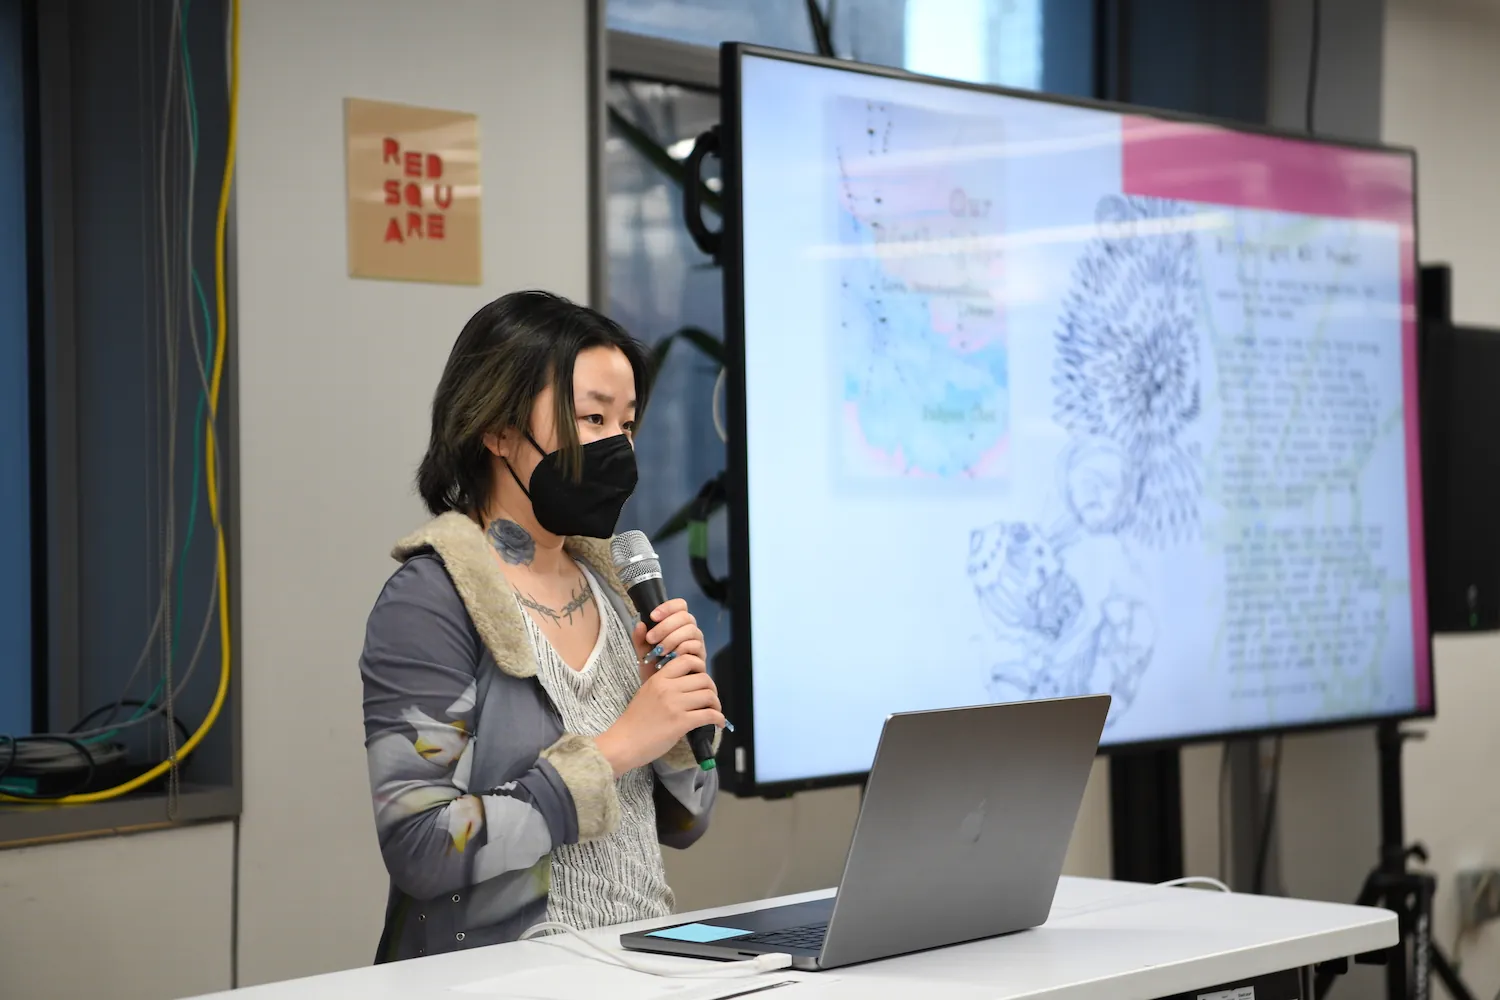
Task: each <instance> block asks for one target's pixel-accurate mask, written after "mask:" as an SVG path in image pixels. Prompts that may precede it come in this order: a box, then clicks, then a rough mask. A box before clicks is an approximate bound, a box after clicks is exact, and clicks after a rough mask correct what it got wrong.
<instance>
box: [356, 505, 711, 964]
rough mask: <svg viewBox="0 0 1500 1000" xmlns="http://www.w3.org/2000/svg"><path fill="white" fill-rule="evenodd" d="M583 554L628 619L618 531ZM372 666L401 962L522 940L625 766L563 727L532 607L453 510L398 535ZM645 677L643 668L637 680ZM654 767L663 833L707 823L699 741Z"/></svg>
mask: <svg viewBox="0 0 1500 1000" xmlns="http://www.w3.org/2000/svg"><path fill="white" fill-rule="evenodd" d="M567 550H568V552H569V553H570V554H571V555H572V556H573V557H574V558H575V559H577V560H579V561H581V562H584V563H586V564H587V565H588V567H589V569H591V570H592V571H593V572H594V574H595V576H597V577H598V578H599V579H600V580H601V581H603V582H604V584H605V587H606V590H607V591H608V595H609V597H610V601H611V603H612V604H613V605H615V610H616V612H617V613H619V614H620V615H621V616H622V620H623V621H626V622H630V621H632V620H633V619H634V617H635V616H634V615H633V614H632V613H631V611H630V610H629V607H630V606H629V604H628V602H627V599H626V595H625V592H624V588H623V587H622V585H621V584H620V580H619V577H618V576H617V575H616V574H615V572H614V570H613V569H612V567H611V565H610V560H609V543H608V542H604V541H599V540H596V539H587V538H576V539H569V540H568V541H567ZM393 555H394V556H395V558H396V559H398V560H399V561H400V562H401V564H402V565H401V568H400V569H398V570H396V572H395V573H394V574H393V575H392V576H391V578H390V580H389V581H388V582H387V583H386V585H385V589H384V590H383V591H382V592H381V594H380V597H379V599H378V600H377V601H376V602H375V607H374V609H373V610H372V611H371V612H370V618H369V623H368V625H367V627H366V632H365V646H364V652H363V654H362V656H361V657H360V674H361V675H362V677H363V679H364V716H365V748H366V756H367V758H368V762H369V768H370V790H371V795H372V797H373V799H374V806H375V826H376V830H377V833H378V835H379V838H380V851H381V854H382V856H383V857H384V858H385V865H386V869H387V870H388V871H389V872H390V875H391V889H390V897H389V901H388V904H387V907H386V919H385V931H384V933H383V934H382V936H381V941H380V946H379V949H378V953H377V955H376V961H377V962H387V961H394V960H399V959H406V958H415V957H418V956H421V955H435V954H440V953H442V952H448V951H456V950H459V949H464V948H475V947H482V946H484V945H490V944H497V943H499V942H502V941H511V940H514V939H515V938H517V937H518V936H519V935H520V934H521V932H522V931H524V930H525V929H526V928H528V927H530V926H531V925H532V924H534V923H537V922H538V921H541V920H543V919H545V917H546V910H547V892H548V887H549V885H550V876H551V864H552V850H553V849H554V848H555V847H556V846H557V845H559V844H570V843H578V842H581V841H587V840H591V839H593V838H597V837H600V836H603V835H605V834H607V833H609V832H611V831H612V830H613V829H614V828H615V826H616V825H617V824H618V823H619V819H620V804H619V799H618V797H617V795H616V791H615V780H614V773H613V770H612V769H611V767H610V765H609V762H608V761H606V760H605V759H604V756H603V755H602V754H601V753H600V752H599V750H598V748H597V747H595V745H594V742H593V740H592V739H590V738H587V737H585V736H580V735H577V734H572V733H566V732H564V731H563V728H562V723H561V720H560V718H559V716H558V713H557V711H556V709H555V708H554V707H553V705H552V702H551V700H550V699H549V698H548V697H547V694H546V693H545V692H544V691H543V690H542V687H541V685H540V683H539V682H538V680H537V678H536V673H537V664H536V659H535V655H534V652H533V650H532V647H531V642H530V639H529V637H528V635H527V632H526V628H525V623H524V621H523V619H522V618H521V614H522V612H521V610H520V608H519V607H518V606H517V605H516V601H515V598H514V594H513V591H512V590H511V589H510V586H509V584H508V583H507V582H506V580H505V577H504V575H503V574H502V573H501V572H500V568H499V566H498V565H497V564H496V562H495V559H494V556H493V554H492V552H491V550H490V545H489V542H488V540H487V539H486V538H485V535H484V532H483V531H482V530H481V529H480V528H479V526H478V525H476V524H475V523H474V522H473V521H471V520H469V519H468V518H466V517H464V516H463V515H461V514H451V513H450V514H444V515H442V516H441V517H438V518H436V519H435V520H433V521H431V522H430V523H428V524H427V526H426V527H424V528H423V529H422V530H420V531H418V532H417V533H416V534H414V535H412V536H411V537H409V538H407V539H405V540H403V541H401V542H400V543H398V544H397V546H396V549H395V551H394V553H393ZM635 683H639V678H635ZM652 768H653V770H654V772H655V777H656V796H655V800H656V812H657V829H658V834H659V840H660V841H661V843H662V844H664V845H667V846H670V847H678V848H681V847H687V846H688V845H690V844H692V843H693V842H694V841H696V840H697V839H698V838H699V837H700V836H702V834H703V831H704V830H705V829H706V828H707V825H708V818H709V813H710V811H711V809H712V807H713V801H714V797H715V795H716V794H717V792H718V775H717V772H715V771H702V770H700V769H699V768H698V767H697V765H696V762H695V761H694V759H693V754H692V751H691V749H689V747H688V745H687V742H686V740H683V741H681V742H679V743H678V744H677V745H676V746H675V747H673V748H672V750H671V751H669V752H668V753H667V754H666V755H665V756H664V757H662V758H661V759H660V760H658V761H656V762H655V763H654V764H653V765H652Z"/></svg>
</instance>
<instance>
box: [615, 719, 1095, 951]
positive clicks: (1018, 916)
mask: <svg viewBox="0 0 1500 1000" xmlns="http://www.w3.org/2000/svg"><path fill="white" fill-rule="evenodd" d="M1109 701H1110V699H1109V696H1108V695H1089V696H1085V697H1081V698H1056V699H1050V700H1046V701H1026V702H1015V703H1011V704H1004V705H983V706H979V707H975V708H955V709H946V710H942V711H934V712H905V713H901V714H898V715H892V716H890V717H889V718H887V719H886V721H885V728H884V730H883V731H882V732H881V734H880V745H879V746H878V747H877V748H876V751H875V762H874V764H872V765H871V768H870V776H869V779H868V781H867V783H866V785H865V796H864V800H863V802H862V803H861V805H860V810H859V820H858V822H857V823H855V826H854V837H853V839H852V840H851V842H850V844H849V855H848V857H847V859H846V860H845V862H844V877H843V878H842V879H841V880H840V882H839V888H838V893H837V895H835V896H834V897H832V898H830V899H820V900H816V901H813V902H809V903H794V904H791V905H786V906H772V907H767V908H765V909H760V910H752V911H750V912H748V913H737V914H734V915H732V916H726V917H715V918H713V919H710V920H704V921H700V922H696V923H687V924H683V923H678V924H673V925H671V926H667V927H658V928H654V929H651V930H644V931H637V932H634V933H631V934H625V935H622V936H621V938H620V943H621V945H623V946H624V947H625V948H629V949H632V950H635V951H649V952H656V953H659V954H667V955H686V956H691V957H695V958H715V959H725V960H732V959H743V958H753V957H755V956H757V955H763V954H767V953H770V952H782V953H786V954H790V955H791V956H792V965H793V967H794V968H797V969H806V970H809V971H811V970H817V969H833V968H837V967H839V966H843V965H853V964H855V963H856V962H868V961H871V960H873V959H879V958H889V957H891V956H893V955H902V954H906V953H908V952H913V951H921V950H923V949H926V948H940V947H943V946H945V945H951V944H958V943H960V942H963V941H973V940H976V939H978V938H986V937H993V936H995V935H998V934H1008V933H1010V932H1012V931H1020V930H1026V929H1028V928H1031V927H1036V926H1038V925H1039V924H1042V923H1044V922H1045V921H1046V919H1047V914H1048V912H1049V911H1050V910H1051V909H1052V897H1053V895H1054V894H1055V893H1056V892H1057V880H1058V878H1059V877H1060V876H1061V875H1062V866H1063V856H1064V855H1065V854H1066V853H1067V850H1068V841H1069V840H1070V839H1071V837H1072V833H1073V824H1074V823H1075V822H1076V821H1077V819H1078V808H1079V805H1080V804H1081V803H1082V801H1083V792H1084V788H1085V787H1086V786H1087V785H1088V780H1089V769H1090V767H1091V766H1092V764H1093V761H1094V755H1095V753H1096V752H1097V750H1098V747H1099V735H1100V733H1102V732H1103V731H1104V718H1105V716H1106V715H1107V714H1108V712H1109Z"/></svg>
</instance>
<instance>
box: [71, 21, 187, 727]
mask: <svg viewBox="0 0 1500 1000" xmlns="http://www.w3.org/2000/svg"><path fill="white" fill-rule="evenodd" d="M191 6H192V0H183V3H182V14H181V18H182V24H181V26H180V27H179V29H178V32H177V40H178V44H179V45H180V47H181V54H182V65H183V79H184V85H185V88H186V91H187V103H188V141H189V147H190V150H191V152H190V156H189V161H188V169H189V170H190V171H194V172H196V171H197V169H198V131H199V129H198V101H197V94H196V91H195V89H194V86H193V59H192V55H191V52H190V50H189V48H188V43H187V18H188V9H189V8H190V7H191ZM189 236H191V234H189ZM188 264H189V268H190V272H191V276H192V281H193V293H194V294H195V295H196V296H197V298H198V305H199V307H200V308H201V309H202V310H203V331H204V333H203V337H204V345H205V346H204V351H205V354H204V356H205V357H213V353H214V321H213V313H212V311H211V310H210V309H209V306H208V297H207V296H206V295H205V294H204V292H203V282H202V281H201V280H200V279H199V278H198V268H197V267H196V266H195V265H193V263H192V262H191V261H189V262H188ZM207 407H208V395H207V390H205V389H203V388H201V387H200V388H199V390H198V408H197V411H196V412H195V413H194V415H193V474H192V485H191V487H190V489H191V493H190V496H191V502H190V503H189V505H188V520H187V529H186V531H185V533H184V534H185V537H184V538H183V541H182V554H181V556H180V557H179V558H178V562H177V580H176V587H175V592H174V595H173V612H172V635H171V638H170V640H169V641H170V643H171V650H172V658H173V660H175V659H176V658H177V646H178V639H179V637H180V634H181V633H180V632H179V629H180V628H181V626H182V589H183V586H182V585H183V578H184V577H185V575H186V574H185V573H184V572H183V569H182V567H183V566H185V565H186V564H187V557H188V552H189V551H191V549H192V544H193V536H194V534H195V529H196V526H197V522H198V493H199V490H198V484H199V481H200V480H201V479H202V476H203V465H202V462H203V449H202V442H203V420H204V411H205V410H206V409H207ZM165 686H166V678H162V679H161V680H159V681H157V682H156V687H155V688H154V689H152V691H151V693H150V694H149V695H147V696H146V697H145V698H144V699H143V700H142V702H141V704H140V706H139V707H137V708H136V710H135V713H134V714H133V715H131V716H130V718H129V719H127V720H126V721H127V722H134V721H135V720H136V719H139V718H140V717H141V716H143V715H145V714H146V713H147V712H149V711H150V710H151V709H152V708H153V707H154V704H155V702H156V699H157V698H159V697H161V694H162V691H163V689H164V688H165ZM119 732H120V731H119V730H118V729H114V730H111V731H109V732H107V733H100V734H99V735H98V736H92V737H89V738H88V739H85V740H82V741H81V742H83V743H102V742H104V741H106V740H111V739H113V738H114V737H115V736H117V735H118V734H119Z"/></svg>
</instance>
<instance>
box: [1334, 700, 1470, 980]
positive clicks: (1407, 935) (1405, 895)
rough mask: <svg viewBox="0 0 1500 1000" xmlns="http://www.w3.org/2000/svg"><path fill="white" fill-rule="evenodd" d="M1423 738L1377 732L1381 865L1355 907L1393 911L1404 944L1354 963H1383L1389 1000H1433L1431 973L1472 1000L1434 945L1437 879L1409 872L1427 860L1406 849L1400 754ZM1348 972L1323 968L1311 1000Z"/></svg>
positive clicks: (1389, 728) (1421, 850)
mask: <svg viewBox="0 0 1500 1000" xmlns="http://www.w3.org/2000/svg"><path fill="white" fill-rule="evenodd" d="M1421 738H1422V737H1421V734H1420V733H1414V732H1410V731H1403V730H1402V729H1401V727H1400V725H1399V724H1397V723H1395V722H1382V723H1381V724H1380V725H1379V727H1378V728H1377V729H1376V744H1377V746H1378V747H1379V750H1380V862H1379V863H1378V864H1377V865H1376V866H1375V868H1374V869H1372V870H1371V872H1370V874H1369V875H1368V876H1366V878H1365V884H1364V888H1362V889H1361V890H1360V892H1359V898H1358V899H1357V900H1355V903H1356V904H1357V905H1359V906H1382V907H1384V908H1386V909H1388V910H1392V911H1394V912H1395V914H1396V920H1397V923H1398V926H1399V927H1400V935H1401V940H1400V941H1399V942H1398V943H1397V944H1396V945H1395V946H1394V947H1392V948H1390V949H1388V950H1386V951H1385V952H1381V953H1378V954H1375V955H1362V956H1359V957H1358V958H1356V959H1355V961H1357V962H1369V963H1379V962H1382V961H1383V962H1384V963H1385V990H1386V997H1387V998H1388V1000H1431V997H1432V974H1433V973H1437V977H1438V978H1439V979H1441V980H1442V981H1443V985H1444V986H1446V987H1447V988H1448V993H1449V995H1450V996H1452V997H1453V1000H1474V994H1473V993H1472V992H1471V991H1470V990H1469V988H1468V987H1466V986H1465V985H1464V984H1463V981H1462V980H1460V979H1459V978H1458V972H1457V971H1456V970H1455V969H1454V968H1453V963H1452V962H1450V961H1449V960H1448V956H1447V955H1445V954H1443V950H1442V948H1440V947H1439V946H1438V945H1437V944H1436V943H1434V942H1433V940H1432V897H1433V894H1434V892H1435V891H1436V890H1437V879H1436V878H1435V877H1434V876H1433V875H1432V874H1431V873H1429V872H1422V871H1412V870H1411V869H1410V868H1408V867H1407V862H1408V860H1410V859H1411V858H1416V859H1417V860H1418V861H1426V860H1427V849H1426V848H1425V847H1423V846H1422V845H1421V844H1420V843H1414V844H1407V843H1406V828H1405V822H1404V819H1403V816H1402V809H1403V799H1402V786H1401V748H1402V745H1403V744H1404V743H1405V741H1407V740H1409V739H1421ZM1347 968H1348V963H1347V962H1344V963H1329V964H1328V965H1325V966H1320V967H1319V969H1318V972H1317V976H1316V979H1315V981H1314V990H1313V995H1314V996H1315V997H1317V998H1318V1000H1322V998H1323V997H1325V996H1327V994H1328V989H1329V987H1331V986H1332V985H1333V980H1334V977H1335V976H1337V975H1338V974H1339V973H1341V972H1343V971H1345V969H1347Z"/></svg>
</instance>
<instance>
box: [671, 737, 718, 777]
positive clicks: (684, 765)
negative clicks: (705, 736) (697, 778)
mask: <svg viewBox="0 0 1500 1000" xmlns="http://www.w3.org/2000/svg"><path fill="white" fill-rule="evenodd" d="M723 738H724V734H723V733H722V732H720V731H719V730H717V729H716V730H714V753H718V752H719V741H720V740H721V739H723ZM658 759H659V760H660V761H661V764H662V767H665V768H667V769H668V770H669V771H685V770H687V769H688V768H690V767H697V766H698V758H696V757H694V756H693V748H692V747H690V746H688V741H687V737H686V736H684V737H683V738H682V739H680V740H678V741H677V742H676V743H674V744H672V749H670V750H668V751H667V752H666V753H664V754H662V755H661V757H660V758H658Z"/></svg>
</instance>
